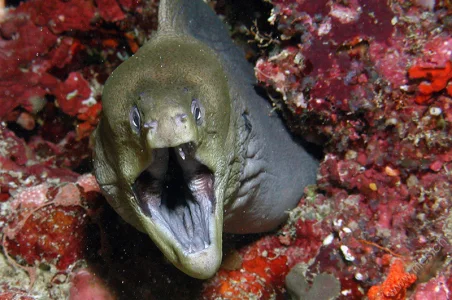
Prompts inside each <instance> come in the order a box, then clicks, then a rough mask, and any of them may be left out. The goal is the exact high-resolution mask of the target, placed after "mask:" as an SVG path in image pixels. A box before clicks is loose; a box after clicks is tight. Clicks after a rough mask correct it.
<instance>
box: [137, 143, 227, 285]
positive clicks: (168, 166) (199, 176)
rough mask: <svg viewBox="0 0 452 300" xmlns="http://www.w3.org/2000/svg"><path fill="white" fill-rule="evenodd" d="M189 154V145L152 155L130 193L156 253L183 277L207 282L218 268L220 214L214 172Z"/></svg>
mask: <svg viewBox="0 0 452 300" xmlns="http://www.w3.org/2000/svg"><path fill="white" fill-rule="evenodd" d="M194 154H195V149H194V145H193V144H191V143H186V144H183V145H179V146H177V147H174V148H161V149H155V150H153V159H152V161H153V162H152V163H151V164H150V165H149V166H148V167H147V168H146V169H145V170H144V171H143V172H141V174H139V176H137V178H136V179H135V182H134V183H133V184H132V191H133V193H134V196H135V200H136V203H137V205H138V210H139V216H140V219H141V223H142V224H143V227H144V229H145V230H146V231H147V233H148V234H149V235H150V236H151V238H152V239H153V240H154V242H155V243H156V244H157V246H159V247H160V249H161V250H162V252H163V253H164V254H165V255H166V256H167V257H168V258H169V259H170V260H171V261H173V263H174V264H175V265H176V266H177V267H179V268H180V269H181V270H182V271H184V272H185V273H187V274H189V275H191V276H193V277H197V278H208V277H210V276H212V275H213V274H214V273H215V271H216V270H217V269H218V267H219V264H220V263H221V233H222V229H221V223H222V221H221V223H220V224H219V222H218V221H219V219H220V220H222V210H221V209H218V208H217V201H216V196H215V190H214V186H215V177H214V173H213V172H212V171H211V170H209V168H207V166H205V165H204V164H202V163H201V162H199V161H198V160H197V159H196V158H195V155H194Z"/></svg>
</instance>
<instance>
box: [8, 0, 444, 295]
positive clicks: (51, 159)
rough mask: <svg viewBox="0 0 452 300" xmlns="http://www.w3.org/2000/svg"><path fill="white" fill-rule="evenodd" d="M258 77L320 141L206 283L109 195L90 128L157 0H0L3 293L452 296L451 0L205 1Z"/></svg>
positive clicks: (229, 240)
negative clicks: (281, 199)
mask: <svg viewBox="0 0 452 300" xmlns="http://www.w3.org/2000/svg"><path fill="white" fill-rule="evenodd" d="M208 3H209V5H210V6H211V7H212V8H213V9H215V11H216V12H217V13H218V14H219V16H220V17H221V18H222V19H223V20H224V21H225V22H226V23H227V24H228V26H229V28H230V32H231V36H232V38H233V39H234V40H235V41H236V42H237V44H239V45H240V46H241V47H242V48H243V49H244V51H245V53H246V57H247V59H248V60H249V61H250V63H252V64H254V65H255V74H256V78H257V82H256V84H257V86H256V89H258V90H259V91H260V93H261V94H262V95H265V96H266V97H267V98H268V99H269V101H272V103H273V105H274V109H275V111H277V112H278V113H280V114H281V115H282V117H283V118H284V120H285V122H286V123H287V125H288V127H289V128H290V129H291V131H292V132H293V134H294V135H295V136H300V137H304V138H305V139H307V140H309V141H311V142H313V143H315V144H317V145H319V146H320V147H321V148H322V151H323V156H322V157H321V164H320V169H319V172H318V180H317V184H316V185H313V186H309V187H308V188H306V193H305V196H304V197H303V198H302V199H300V203H299V205H298V206H297V207H296V208H294V209H293V210H292V211H290V212H289V219H288V221H287V222H286V224H284V225H283V226H282V227H281V228H280V229H279V230H278V231H276V232H271V233H267V234H261V235H249V236H232V235H226V236H225V237H224V259H223V264H222V267H221V269H220V271H219V272H218V273H217V274H216V275H215V276H214V277H213V278H212V279H209V280H207V281H201V280H197V279H193V278H190V277H188V276H186V275H184V274H183V273H182V272H180V271H178V270H177V269H176V268H175V267H173V266H172V265H171V264H170V263H168V262H167V261H166V260H165V258H164V257H163V255H162V254H161V253H160V251H159V250H158V249H157V248H156V247H155V246H154V245H153V243H152V241H151V240H150V239H149V238H148V237H147V236H146V235H144V234H142V233H140V232H138V231H136V230H135V229H134V228H132V227H131V226H130V225H128V224H126V223H125V222H124V221H122V220H121V218H120V217H118V216H117V215H116V214H115V213H114V212H113V210H112V209H111V208H110V207H109V206H108V205H107V203H106V201H105V199H104V198H103V197H102V195H101V194H100V191H99V187H98V185H97V183H96V181H95V179H94V177H93V175H92V174H91V172H92V163H91V144H90V142H89V136H90V134H91V132H92V131H93V130H94V128H95V127H96V125H97V122H98V120H99V117H100V113H101V110H102V103H101V93H102V87H103V84H104V83H105V81H106V79H107V78H108V76H109V74H110V73H111V72H112V71H113V70H114V69H115V68H116V67H117V66H118V65H119V64H120V63H121V62H123V61H124V60H126V59H127V58H128V57H130V56H131V55H133V53H135V52H136V51H137V50H138V48H139V47H140V46H141V45H142V44H143V43H144V42H145V41H146V40H147V39H148V37H149V36H150V35H151V34H152V31H153V30H155V29H156V26H157V11H158V1H153V0H50V1H49V0H29V1H6V3H5V1H1V0H0V121H1V123H0V232H1V236H0V245H1V249H2V253H1V254H0V299H1V300H7V299H23V300H25V299H72V300H76V299H365V298H366V297H367V298H368V299H370V300H372V299H374V300H375V299H382V300H383V299H384V300H386V299H391V300H394V299H416V300H421V299H438V300H442V299H449V298H452V295H451V293H452V265H451V264H450V262H451V253H452V246H451V245H452V212H451V211H450V208H451V206H452V205H451V203H452V188H451V182H452V148H451V146H452V125H451V124H452V35H451V32H452V2H451V1H449V0H416V1H404V0H388V1H383V0H369V1H365V0H337V1H334V0H317V1H311V0H267V1H263V0H262V1H260V0H253V1H239V0H217V1H209V2H208Z"/></svg>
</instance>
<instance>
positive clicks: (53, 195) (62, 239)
mask: <svg viewBox="0 0 452 300" xmlns="http://www.w3.org/2000/svg"><path fill="white" fill-rule="evenodd" d="M91 177H92V175H91ZM87 181H89V180H88V179H87V178H83V179H81V182H87ZM83 197H84V192H83V194H82V192H81V187H79V186H77V185H76V184H72V183H67V184H66V185H63V186H61V187H60V188H58V189H56V190H55V188H53V187H50V186H48V185H46V184H43V185H40V186H37V187H32V188H29V189H26V190H24V191H23V192H21V193H19V195H18V196H17V197H16V198H15V199H14V201H13V203H12V207H15V210H14V211H12V214H13V216H10V218H9V219H10V222H9V224H8V226H7V227H6V228H5V229H4V232H5V236H6V239H5V243H4V245H3V246H4V247H5V249H6V251H7V252H8V254H10V255H13V256H15V257H20V258H21V259H22V260H24V261H25V262H26V263H27V264H29V265H34V264H35V263H36V262H48V263H54V264H55V265H56V267H57V268H58V269H60V270H66V269H67V268H68V266H69V265H70V264H72V263H73V262H74V261H76V260H78V259H80V258H82V257H83V253H84V250H85V248H86V244H85V243H86V234H87V232H86V231H85V228H86V225H87V222H88V217H87V214H86V210H85V209H84V207H83V206H82V204H81V201H82V198H83ZM68 245H70V247H68Z"/></svg>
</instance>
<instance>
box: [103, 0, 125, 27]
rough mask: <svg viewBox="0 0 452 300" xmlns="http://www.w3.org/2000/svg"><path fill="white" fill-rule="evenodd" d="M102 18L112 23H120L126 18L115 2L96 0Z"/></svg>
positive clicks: (111, 0) (112, 0) (113, 0)
mask: <svg viewBox="0 0 452 300" xmlns="http://www.w3.org/2000/svg"><path fill="white" fill-rule="evenodd" d="M96 4H97V7H98V8H99V11H100V16H101V17H102V18H103V19H104V20H106V21H110V22H114V21H119V20H122V19H124V18H125V14H124V13H123V12H122V10H121V8H120V7H119V5H118V3H117V2H116V1H115V0H96Z"/></svg>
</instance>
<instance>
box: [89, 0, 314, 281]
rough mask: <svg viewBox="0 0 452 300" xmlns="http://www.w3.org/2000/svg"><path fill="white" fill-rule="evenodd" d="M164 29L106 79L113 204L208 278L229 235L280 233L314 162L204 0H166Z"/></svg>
mask: <svg viewBox="0 0 452 300" xmlns="http://www.w3.org/2000/svg"><path fill="white" fill-rule="evenodd" d="M158 18H159V24H158V31H157V32H156V33H155V34H153V36H152V37H151V39H150V40H149V41H148V42H147V43H146V44H145V45H143V46H142V47H141V48H140V49H139V50H138V51H137V53H136V54H135V55H133V56H132V57H130V58H129V59H128V60H126V61H125V62H124V63H122V64H121V65H120V66H119V67H118V68H117V69H116V70H115V71H114V72H113V73H112V74H111V76H110V77H109V78H108V80H107V82H106V84H105V87H104V90H103V94H102V103H103V112H102V118H101V120H100V123H99V125H98V127H97V129H96V131H95V132H94V134H93V141H94V170H95V175H96V178H97V180H98V182H99V184H100V187H101V189H102V191H103V193H104V195H105V196H106V198H107V200H108V202H109V203H110V205H111V206H112V207H113V208H114V209H115V210H116V212H117V213H118V214H119V215H121V217H122V218H123V219H124V220H126V221H127V222H129V223H130V224H132V225H133V226H135V227H136V228H137V229H139V230H141V231H143V232H145V233H146V234H148V235H149V236H150V238H151V239H152V240H153V241H154V242H155V244H156V245H157V246H158V247H159V248H160V250H161V251H162V252H163V254H164V255H165V256H166V257H167V258H168V259H169V261H171V262H172V263H173V264H174V265H175V266H176V267H177V268H179V269H180V270H182V271H183V272H185V273H186V274H188V275H190V276H192V277H196V278H200V279H206V278H209V277H211V276H213V275H214V274H215V272H216V271H217V270H218V268H219V266H220V264H221V260H222V233H223V231H225V232H230V233H256V232H264V231H269V230H272V229H275V228H276V227H277V226H278V225H279V224H281V223H282V222H283V221H284V220H286V219H287V216H288V214H287V211H288V210H290V209H291V208H293V207H294V206H296V204H297V203H298V201H299V199H300V197H301V196H302V194H303V189H304V187H305V186H306V185H308V184H312V183H314V182H315V179H316V172H317V165H318V163H317V161H316V160H315V159H314V158H313V157H312V156H311V155H310V154H308V153H307V151H306V150H305V149H304V148H303V146H302V145H300V144H299V143H298V142H297V141H295V140H294V139H293V138H292V137H291V135H290V134H289V132H288V131H287V129H286V128H285V126H284V124H283V122H282V121H281V120H280V119H279V118H278V116H276V115H273V113H272V108H271V106H270V105H269V104H268V103H267V101H266V100H265V99H263V98H261V97H260V96H258V94H257V93H256V91H255V89H254V84H255V77H254V74H253V69H252V67H251V66H250V65H249V64H248V63H247V61H246V60H245V59H244V54H243V53H242V51H240V50H239V49H238V48H237V47H236V46H235V45H234V44H233V42H232V41H231V39H230V37H229V35H228V31H227V30H226V28H225V27H224V25H223V24H222V23H221V21H220V20H219V19H218V17H217V16H216V15H215V14H214V12H213V11H212V10H211V9H210V7H208V5H206V4H205V3H203V1H201V0H161V1H160V8H159V15H158Z"/></svg>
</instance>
